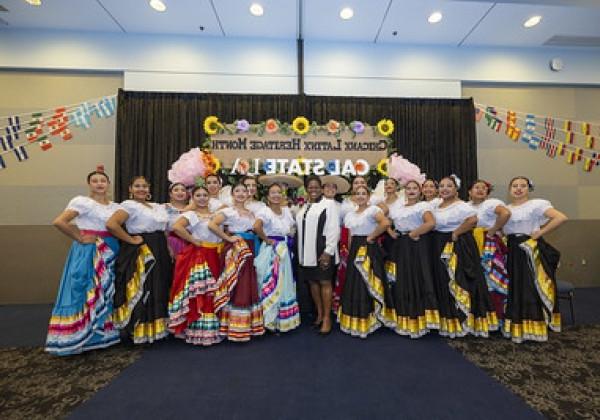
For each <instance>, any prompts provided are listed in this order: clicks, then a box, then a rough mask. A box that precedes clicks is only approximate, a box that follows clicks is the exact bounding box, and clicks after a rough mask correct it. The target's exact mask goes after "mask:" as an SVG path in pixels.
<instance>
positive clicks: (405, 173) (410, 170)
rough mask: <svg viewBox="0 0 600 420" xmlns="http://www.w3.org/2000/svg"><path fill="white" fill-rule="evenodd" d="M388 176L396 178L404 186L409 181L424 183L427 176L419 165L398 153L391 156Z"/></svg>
mask: <svg viewBox="0 0 600 420" xmlns="http://www.w3.org/2000/svg"><path fill="white" fill-rule="evenodd" d="M388 176H389V177H390V178H394V179H395V180H396V181H398V182H399V183H400V185H402V186H404V185H406V183H407V182H408V181H417V182H418V183H419V184H423V182H425V179H426V178H427V177H426V175H425V174H424V173H421V169H420V168H419V167H418V166H417V165H415V164H414V163H412V162H411V161H409V160H408V159H405V158H403V157H402V155H400V156H398V155H397V154H396V153H394V154H392V155H391V156H390V157H389V163H388Z"/></svg>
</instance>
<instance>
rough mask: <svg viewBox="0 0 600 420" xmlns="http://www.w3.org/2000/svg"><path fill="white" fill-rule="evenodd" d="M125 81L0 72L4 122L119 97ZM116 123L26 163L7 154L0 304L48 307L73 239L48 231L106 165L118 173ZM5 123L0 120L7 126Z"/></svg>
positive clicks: (0, 213)
mask: <svg viewBox="0 0 600 420" xmlns="http://www.w3.org/2000/svg"><path fill="white" fill-rule="evenodd" d="M122 85H123V77H122V75H121V74H93V73H55V72H24V71H0V92H2V95H0V115H2V116H4V115H14V114H21V113H25V112H33V111H37V110H43V109H49V108H53V107H56V106H59V105H68V104H73V103H77V102H80V101H83V100H87V99H91V98H97V97H101V96H106V95H111V94H116V93H117V91H118V89H119V88H120V87H121V86H122ZM115 122H116V118H115V117H112V118H109V119H97V118H95V117H93V118H92V127H91V128H89V129H88V130H83V129H78V128H75V129H73V134H74V138H73V139H72V140H70V141H68V142H64V141H62V140H61V139H60V138H56V139H53V140H52V142H53V144H54V147H53V148H52V149H50V150H49V151H46V152H44V151H42V150H41V149H40V148H39V146H38V145H31V146H30V147H28V148H27V152H28V154H29V160H27V161H25V162H22V163H19V162H17V160H16V158H15V156H14V155H13V154H8V155H4V156H3V157H4V160H5V162H6V164H7V168H6V169H4V170H2V171H0V197H2V198H1V199H0V200H1V201H0V202H1V203H2V205H1V206H0V255H2V257H1V259H0V261H1V264H0V304H4V303H40V302H51V301H52V300H53V299H54V297H55V295H56V289H57V285H58V282H59V279H60V274H61V270H62V266H63V264H64V261H65V257H66V254H67V250H68V246H69V242H70V241H69V240H67V239H66V238H65V237H64V235H61V234H59V233H58V232H57V231H56V230H55V229H54V228H53V227H51V226H49V224H50V223H51V221H52V219H53V218H54V217H56V215H58V214H59V213H60V212H61V211H62V210H63V209H64V207H65V206H66V204H67V202H68V201H69V200H70V199H71V198H72V197H73V196H75V195H78V194H87V187H86V183H85V176H86V175H87V174H88V173H89V172H90V171H92V170H93V169H94V168H95V167H96V164H98V163H103V164H104V165H105V168H106V171H107V172H108V173H109V174H110V175H112V174H114V155H115ZM5 125H6V121H0V126H5Z"/></svg>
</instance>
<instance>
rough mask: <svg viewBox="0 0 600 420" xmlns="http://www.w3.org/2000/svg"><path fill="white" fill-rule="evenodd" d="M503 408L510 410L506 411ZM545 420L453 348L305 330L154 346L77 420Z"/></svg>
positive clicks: (427, 341) (433, 340) (385, 334)
mask: <svg viewBox="0 0 600 420" xmlns="http://www.w3.org/2000/svg"><path fill="white" fill-rule="evenodd" d="M499 402H501V403H499ZM182 416H193V417H194V418H200V419H261V420H264V419H312V418H327V419H379V418H386V419H389V418H407V419H416V418H421V419H422V418H437V419H450V418H461V419H471V418H472V419H481V418H486V419H503V420H506V419H507V418H510V417H515V418H520V419H521V418H532V419H533V418H536V419H539V418H542V417H541V415H540V414H539V413H537V412H535V411H534V410H532V409H531V408H529V406H528V405H527V404H526V403H525V402H523V400H521V399H520V398H518V397H516V396H515V395H514V394H512V393H511V392H509V391H508V390H507V389H506V388H505V387H503V386H502V385H501V384H500V383H498V382H496V381H495V380H493V379H492V378H490V377H489V376H488V375H487V374H485V373H484V372H483V371H482V370H480V369H479V368H477V367H476V366H475V365H473V364H471V363H469V362H468V361H467V360H465V359H464V358H463V357H462V356H461V354H460V353H459V352H457V351H455V350H453V349H451V348H450V347H449V346H448V345H447V344H446V343H445V340H444V339H442V338H440V337H438V336H435V335H432V336H431V337H425V338H422V339H420V340H410V339H407V338H403V337H399V336H397V335H395V334H394V333H392V332H390V331H384V330H380V331H379V332H377V333H375V335H373V336H370V337H369V338H368V339H367V340H360V339H356V338H352V337H349V336H347V335H345V334H342V333H340V332H333V333H332V334H331V335H330V336H329V337H326V338H323V337H320V336H319V335H318V334H316V333H315V332H314V331H313V330H311V329H310V328H308V327H306V326H303V327H301V328H300V329H299V330H297V331H294V332H292V333H288V334H285V335H282V336H280V337H276V336H268V337H264V338H261V339H258V340H253V341H252V342H251V343H247V344H234V343H223V344H220V345H218V346H214V347H210V348H194V347H192V346H189V345H186V344H184V343H182V342H179V341H177V340H174V339H172V340H169V341H167V342H163V343H159V344H157V345H154V346H152V347H151V348H149V349H148V350H147V351H145V352H144V353H143V355H142V357H141V358H140V359H139V360H138V361H137V362H136V363H134V364H133V365H131V366H130V367H128V368H127V369H125V371H123V373H122V374H121V375H120V376H119V377H117V379H115V380H114V381H113V382H111V383H110V384H109V385H108V386H107V387H106V388H104V389H102V390H100V391H99V392H98V393H96V394H95V395H94V396H93V397H92V398H91V399H90V400H88V401H87V402H85V403H84V404H83V405H81V406H79V407H78V408H77V409H76V410H75V411H74V412H73V413H72V416H71V418H73V419H86V420H89V419H106V418H128V419H131V418H134V419H137V418H139V419H141V418H181V417H182Z"/></svg>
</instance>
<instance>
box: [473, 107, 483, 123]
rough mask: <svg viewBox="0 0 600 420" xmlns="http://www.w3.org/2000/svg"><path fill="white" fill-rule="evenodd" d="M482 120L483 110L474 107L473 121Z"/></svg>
mask: <svg viewBox="0 0 600 420" xmlns="http://www.w3.org/2000/svg"><path fill="white" fill-rule="evenodd" d="M482 118H483V110H482V109H481V108H479V107H478V106H477V107H475V121H476V122H479V121H481V119H482Z"/></svg>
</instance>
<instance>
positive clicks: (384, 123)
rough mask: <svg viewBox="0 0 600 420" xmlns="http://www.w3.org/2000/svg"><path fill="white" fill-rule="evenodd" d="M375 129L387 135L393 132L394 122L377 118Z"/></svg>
mask: <svg viewBox="0 0 600 420" xmlns="http://www.w3.org/2000/svg"><path fill="white" fill-rule="evenodd" d="M377 131H379V134H381V135H382V136H386V137H388V136H390V135H391V134H392V133H393V132H394V123H393V122H392V120H387V119H383V120H379V122H378V123H377Z"/></svg>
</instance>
